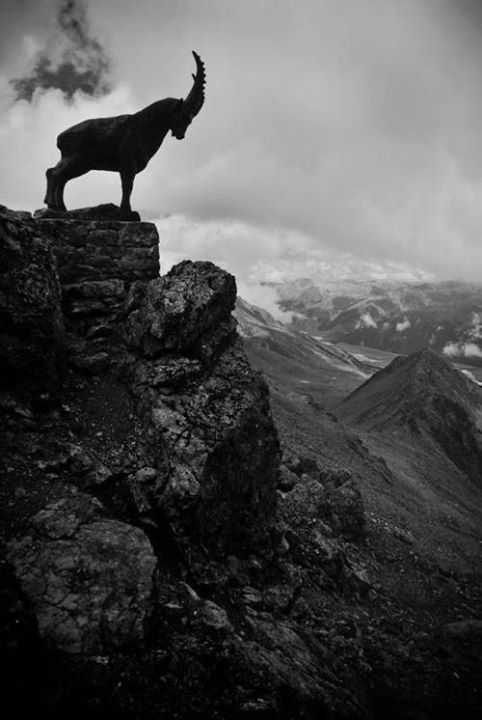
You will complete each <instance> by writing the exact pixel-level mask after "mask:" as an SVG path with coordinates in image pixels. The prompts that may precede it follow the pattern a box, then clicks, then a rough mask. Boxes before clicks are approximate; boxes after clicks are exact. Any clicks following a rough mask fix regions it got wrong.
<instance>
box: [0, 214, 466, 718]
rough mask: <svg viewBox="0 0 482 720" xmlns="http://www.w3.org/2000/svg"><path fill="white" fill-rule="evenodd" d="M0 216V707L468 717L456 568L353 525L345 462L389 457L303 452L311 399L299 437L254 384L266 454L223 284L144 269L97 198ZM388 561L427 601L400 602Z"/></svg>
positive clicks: (59, 712)
mask: <svg viewBox="0 0 482 720" xmlns="http://www.w3.org/2000/svg"><path fill="white" fill-rule="evenodd" d="M0 228H1V234H0V241H1V248H2V250H1V252H2V258H4V259H5V262H4V263H3V264H2V266H1V268H0V301H1V314H0V334H1V336H2V338H5V341H4V345H3V348H7V351H5V352H4V353H3V356H2V363H3V367H4V368H5V373H3V374H2V375H1V376H0V383H1V386H0V407H1V411H2V412H1V416H0V423H1V428H0V430H1V432H0V439H1V443H2V447H1V452H0V471H1V483H0V496H1V497H0V500H1V502H0V520H1V522H0V530H1V537H0V539H1V543H2V558H3V559H2V561H1V563H0V575H1V583H0V615H1V618H2V622H1V625H0V648H1V650H0V654H1V659H2V660H3V666H4V667H5V668H6V670H4V681H5V683H4V684H5V693H4V704H5V706H6V707H8V706H13V707H15V708H16V711H17V713H18V714H19V715H22V714H27V715H29V714H30V715H31V714H33V713H35V715H36V717H45V718H49V719H50V720H57V719H58V720H60V719H61V718H62V720H63V718H65V717H69V718H79V720H80V718H84V717H86V716H87V715H88V716H89V717H93V718H105V717H110V716H116V717H120V718H124V719H126V720H127V719H129V720H141V719H142V720H149V718H156V719H157V718H159V717H161V718H163V717H165V718H174V717H177V718H185V719H187V718H190V719H191V718H205V717H210V718H226V720H227V718H246V719H247V718H260V719H261V718H263V720H271V719H273V720H275V719H276V720H279V719H286V720H288V718H290V719H291V718H299V719H300V720H301V718H312V717H326V718H332V719H333V720H338V719H341V718H352V719H353V720H354V719H355V718H357V719H358V718H364V717H365V718H385V717H387V716H390V717H394V718H400V719H401V718H407V719H408V718H413V717H419V718H424V717H425V718H440V717H442V716H443V713H444V712H445V710H447V712H448V713H449V715H450V714H451V715H453V714H454V713H455V714H457V713H458V714H462V715H464V717H470V713H474V715H473V716H474V717H475V716H476V715H475V713H476V712H477V711H478V708H479V707H480V687H478V685H477V682H476V679H475V678H477V677H478V676H477V663H478V661H479V659H480V647H479V646H477V645H476V644H474V643H473V642H471V643H470V644H469V646H468V638H473V637H475V636H478V635H477V633H478V634H479V635H480V622H479V621H478V620H476V619H473V615H474V613H475V608H476V607H477V602H478V601H479V600H480V594H479V590H478V585H477V583H478V580H477V578H476V577H475V576H474V578H472V579H471V582H470V583H469V582H468V581H467V580H466V578H465V576H462V575H455V574H452V575H450V577H449V576H447V578H446V579H445V580H441V579H440V576H439V574H438V573H439V570H438V568H437V567H435V566H434V565H433V561H432V560H431V559H430V558H424V557H423V556H421V555H419V554H418V553H415V552H414V551H413V550H412V546H411V545H410V542H408V543H407V538H406V537H404V536H403V532H402V529H401V528H399V530H398V534H397V533H395V531H394V528H393V526H391V525H390V526H388V529H386V528H385V526H384V525H383V523H382V522H381V520H380V519H379V518H377V523H374V522H373V520H372V517H371V515H370V514H367V513H366V511H365V510H364V502H363V498H362V494H361V492H360V488H359V487H358V484H357V478H358V477H360V478H361V479H362V478H363V477H364V475H363V472H365V471H366V472H368V473H371V474H373V475H375V476H376V478H377V482H379V483H384V484H385V485H386V486H387V487H388V486H389V482H390V473H389V472H388V470H387V468H386V466H384V465H383V463H381V461H380V460H377V459H376V458H374V457H372V456H370V455H369V453H368V452H367V450H366V449H364V447H363V445H362V444H361V443H360V441H359V440H357V438H356V437H355V436H353V435H350V434H349V433H348V432H346V433H345V431H343V433H344V434H343V438H345V439H344V440H343V442H344V443H345V444H344V445H343V447H344V448H345V450H346V459H347V460H348V461H349V462H350V463H352V468H350V469H346V468H344V467H343V466H342V465H340V464H336V463H334V462H333V461H330V462H328V461H327V458H326V457H325V458H320V457H317V453H316V452H314V450H313V448H314V447H316V443H314V445H313V447H312V446H311V445H310V443H311V435H310V434H309V433H310V432H315V429H316V427H318V426H315V424H314V422H313V419H314V418H316V417H318V416H319V413H320V412H321V411H320V409H319V407H317V406H316V403H315V404H313V405H312V406H309V411H310V413H313V414H312V415H309V418H308V420H309V423H310V428H309V429H308V432H307V433H306V437H304V438H300V439H299V440H298V436H296V432H297V423H298V421H301V420H303V419H304V415H302V414H300V415H299V416H298V415H297V414H296V412H295V413H294V414H293V416H292V417H291V418H288V420H289V423H291V422H292V424H290V430H289V433H288V432H287V431H286V428H287V426H286V422H285V421H286V416H283V414H282V412H281V411H279V410H278V405H277V403H278V400H277V399H276V396H275V412H276V416H277V419H278V420H279V432H280V435H281V438H282V441H283V442H282V446H281V447H280V443H279V437H278V432H277V431H276V428H275V426H274V424H273V418H272V414H271V409H270V403H269V395H268V388H267V385H266V383H265V381H264V380H263V378H262V377H261V376H260V374H259V373H257V372H256V371H254V370H253V369H252V367H251V366H250V364H249V363H248V361H247V358H246V355H245V353H244V350H243V346H242V343H241V341H240V338H239V336H238V335H237V333H236V327H235V323H234V322H233V319H232V316H231V311H232V309H233V306H234V301H235V294H236V288H235V283H234V279H233V278H232V277H231V276H230V275H228V274H227V273H225V272H223V271H222V270H220V269H219V268H217V267H215V266H213V265H212V264H210V263H192V262H185V263H181V264H180V265H178V266H176V267H175V268H173V270H172V271H171V272H170V273H168V274H167V275H165V276H162V277H158V270H159V268H158V260H157V237H156V235H155V230H154V228H153V226H151V225H149V224H145V223H138V222H124V221H119V220H115V219H114V218H113V217H112V214H111V215H110V217H109V218H108V219H107V220H105V219H102V218H97V219H92V215H91V214H90V213H88V214H87V217H86V215H85V214H83V215H82V217H81V218H80V219H79V218H77V219H75V220H74V219H69V216H68V215H67V216H64V217H62V218H44V219H38V220H33V219H32V218H30V217H29V216H28V215H26V214H20V213H12V212H9V211H6V210H2V211H1V212H0ZM34 253H35V254H34ZM126 257H129V258H130V260H129V261H127V260H126ZM39 258H40V259H42V260H40V259H39ZM77 265H78V267H77ZM76 268H77V270H76ZM13 272H14V275H13V274H12V273H13ZM12 277H14V279H15V283H12ZM74 280H77V281H76V282H74ZM7 342H8V343H9V345H8V347H7V345H6V343H7ZM293 347H294V346H293ZM3 348H2V350H3ZM8 348H11V350H9V349H8ZM280 395H281V393H280V392H279V393H278V396H277V397H280ZM284 401H285V403H286V402H288V405H284V406H283V407H284V408H285V410H286V411H287V412H289V398H288V399H287V398H284ZM283 418H284V419H283ZM323 418H325V419H326V422H327V423H328V422H329V423H331V425H328V424H327V425H326V428H327V432H331V431H332V429H333V427H334V426H336V425H337V423H336V422H335V420H334V419H333V418H331V419H330V417H329V416H328V415H325V414H323ZM330 428H331V430H330ZM305 430H306V428H305ZM334 437H335V436H334V435H331V436H328V435H327V437H326V438H325V439H324V440H323V442H324V443H325V444H326V446H327V451H328V450H330V448H332V446H333V442H332V440H333V438H334ZM325 441H326V442H325ZM330 451H331V450H330ZM357 465H358V466H359V467H362V468H364V471H363V472H362V473H361V474H359V476H357V475H356V467H357ZM400 567H402V568H404V569H405V570H406V578H405V581H404V582H405V586H406V587H412V588H417V587H418V588H419V592H423V593H425V594H426V597H427V598H428V597H430V598H435V599H436V600H437V602H438V605H437V608H436V611H435V612H434V608H433V607H432V606H430V604H427V602H428V601H426V600H424V603H425V604H424V603H420V602H418V601H417V602H410V601H409V600H408V598H407V595H405V597H404V598H402V601H401V602H400V599H399V598H398V595H399V588H398V587H397V586H396V578H397V577H398V576H399V574H400ZM394 568H395V572H394ZM429 588H430V590H429ZM424 598H425V595H424ZM471 614H472V619H471V620H470V621H469V619H468V618H469V616H470V615H471ZM477 653H479V654H477Z"/></svg>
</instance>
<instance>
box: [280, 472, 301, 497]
mask: <svg viewBox="0 0 482 720" xmlns="http://www.w3.org/2000/svg"><path fill="white" fill-rule="evenodd" d="M298 482H299V478H298V475H296V474H295V473H294V472H293V471H292V470H290V469H289V468H288V467H286V465H281V467H280V469H279V480H278V487H279V489H280V490H282V491H283V492H288V491H289V490H292V489H293V488H294V486H295V485H296V483H298Z"/></svg>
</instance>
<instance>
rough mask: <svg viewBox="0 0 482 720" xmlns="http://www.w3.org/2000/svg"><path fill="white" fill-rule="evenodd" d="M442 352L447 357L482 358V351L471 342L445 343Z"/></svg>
mask: <svg viewBox="0 0 482 720" xmlns="http://www.w3.org/2000/svg"><path fill="white" fill-rule="evenodd" d="M442 352H443V354H444V355H448V356H449V357H466V358H474V357H477V358H482V349H481V348H480V347H479V346H478V345H476V344H475V343H471V342H465V343H464V342H460V343H455V342H450V343H447V345H445V347H444V348H443V350H442Z"/></svg>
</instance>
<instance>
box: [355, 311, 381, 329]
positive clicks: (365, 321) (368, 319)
mask: <svg viewBox="0 0 482 720" xmlns="http://www.w3.org/2000/svg"><path fill="white" fill-rule="evenodd" d="M362 327H372V328H376V327H378V326H377V322H376V320H375V319H374V318H373V317H372V316H371V315H370V313H368V312H365V313H362V314H361V315H360V319H359V320H358V322H357V324H356V329H357V330H359V329H360V328H362Z"/></svg>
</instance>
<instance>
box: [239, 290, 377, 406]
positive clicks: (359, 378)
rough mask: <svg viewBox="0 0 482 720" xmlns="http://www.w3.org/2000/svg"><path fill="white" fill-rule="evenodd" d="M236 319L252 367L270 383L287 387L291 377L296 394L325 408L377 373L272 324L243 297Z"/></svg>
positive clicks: (333, 347)
mask: <svg viewBox="0 0 482 720" xmlns="http://www.w3.org/2000/svg"><path fill="white" fill-rule="evenodd" d="M234 316H235V318H236V320H237V321H238V329H239V333H240V334H241V335H242V337H243V339H244V345H245V348H246V352H247V353H248V357H249V359H250V360H251V362H253V363H254V364H255V365H256V366H257V367H259V368H260V369H261V370H262V371H263V373H264V375H265V376H266V377H268V378H270V379H271V380H272V382H273V383H275V382H276V379H278V380H279V382H280V383H282V384H286V382H287V379H288V378H289V381H290V382H291V384H292V385H293V386H294V389H295V391H298V392H299V393H300V395H302V394H303V390H304V389H305V390H307V387H304V386H309V394H310V397H313V398H314V399H316V400H317V402H319V403H320V404H323V406H324V407H331V406H332V405H335V404H336V403H337V402H339V401H340V400H341V399H342V397H344V396H345V395H346V394H347V393H348V392H350V390H353V389H354V388H356V387H358V385H359V384H360V382H363V381H364V380H366V379H367V378H368V377H369V376H370V375H371V374H372V373H373V372H374V371H375V370H376V369H377V368H376V367H374V366H373V364H371V363H367V362H364V361H362V360H360V359H359V358H357V357H355V356H354V355H352V354H351V353H349V352H346V351H345V350H342V349H341V348H340V347H338V346H337V345H335V344H333V343H329V342H323V341H322V340H321V339H319V338H315V337H313V336H312V335H309V334H308V333H305V332H298V331H296V330H293V329H291V328H289V327H287V326H286V325H282V324H281V323H279V322H276V321H275V320H274V318H273V317H272V316H271V315H270V314H269V313H268V312H266V311H265V310H261V309H260V308H256V307H255V306H253V305H250V304H249V303H247V302H246V301H245V300H242V299H241V298H238V299H237V301H236V307H235V312H234Z"/></svg>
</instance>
